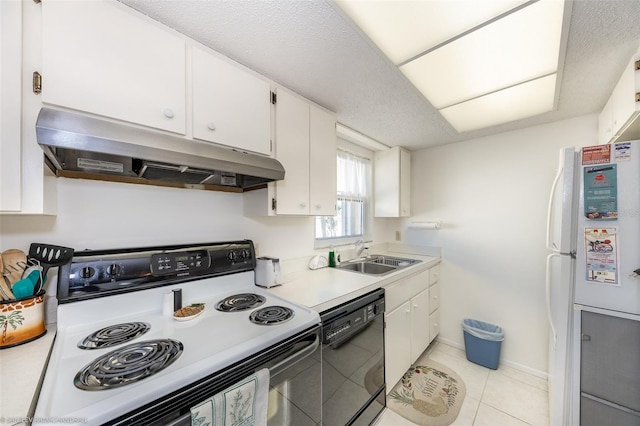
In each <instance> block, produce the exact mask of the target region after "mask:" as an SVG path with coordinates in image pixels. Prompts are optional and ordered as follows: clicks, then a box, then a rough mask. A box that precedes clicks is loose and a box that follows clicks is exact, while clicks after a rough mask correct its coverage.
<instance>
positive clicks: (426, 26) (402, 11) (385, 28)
mask: <svg viewBox="0 0 640 426" xmlns="http://www.w3.org/2000/svg"><path fill="white" fill-rule="evenodd" d="M336 3H337V4H338V5H339V6H340V8H342V10H344V11H345V12H346V13H347V14H348V15H349V16H350V17H351V19H352V20H353V21H354V22H355V23H356V24H357V25H358V26H359V27H360V29H362V31H364V33H365V34H366V35H367V36H368V37H369V38H370V39H371V41H373V42H374V43H375V44H376V46H378V47H379V48H380V50H382V51H383V52H384V54H385V55H387V57H388V58H389V59H390V60H391V61H392V62H393V63H394V64H396V65H398V64H400V63H402V62H404V61H406V60H408V59H410V58H412V57H414V56H416V55H419V54H421V53H423V52H425V51H427V50H429V49H431V48H433V47H435V46H437V45H438V44H440V43H443V42H445V41H447V40H449V39H451V38H453V37H455V36H458V35H459V34H462V33H463V32H465V31H468V30H470V29H472V28H474V27H476V26H478V25H480V24H482V23H484V22H486V21H488V20H490V19H492V18H494V17H495V16H498V15H500V14H502V13H505V12H507V11H509V10H511V9H513V8H514V7H517V6H519V5H521V4H523V3H525V0H482V1H480V0H446V1H435V0H413V1H406V0H400V1H399V0H395V1H394V0H370V1H364V0H337V1H336Z"/></svg>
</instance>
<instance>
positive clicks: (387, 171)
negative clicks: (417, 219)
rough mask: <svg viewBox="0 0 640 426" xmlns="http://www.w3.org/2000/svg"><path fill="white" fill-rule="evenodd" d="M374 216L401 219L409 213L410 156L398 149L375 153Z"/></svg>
mask: <svg viewBox="0 0 640 426" xmlns="http://www.w3.org/2000/svg"><path fill="white" fill-rule="evenodd" d="M374 191H375V199H374V205H375V208H374V210H375V216H376V217H401V216H409V215H410V213H411V208H410V207H411V206H410V204H411V198H410V197H411V155H410V154H409V152H408V151H405V150H404V149H402V148H400V147H397V146H396V147H393V148H391V149H388V150H386V151H376V153H375V169H374Z"/></svg>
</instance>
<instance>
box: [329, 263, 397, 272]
mask: <svg viewBox="0 0 640 426" xmlns="http://www.w3.org/2000/svg"><path fill="white" fill-rule="evenodd" d="M339 269H344V270H345V271H353V272H360V273H361V274H369V275H383V274H387V273H389V272H393V271H395V270H396V269H397V268H396V267H395V266H389V265H382V264H379V263H371V262H353V263H343V264H342V265H340V266H339Z"/></svg>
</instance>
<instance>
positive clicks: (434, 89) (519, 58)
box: [400, 0, 564, 109]
mask: <svg viewBox="0 0 640 426" xmlns="http://www.w3.org/2000/svg"><path fill="white" fill-rule="evenodd" d="M563 10H564V3H563V2H562V1H558V0H540V1H539V2H537V3H534V4H531V5H529V6H527V7H524V8H522V9H520V10H518V11H516V12H514V13H512V14H510V15H508V16H506V17H504V18H502V19H499V20H497V21H495V22H493V23H491V24H490V25H486V26H484V27H482V28H480V29H478V30H476V31H473V32H471V33H469V34H467V35H465V36H464V37H461V38H459V39H457V40H454V41H452V42H451V43H449V44H447V45H445V46H443V47H441V48H439V49H436V50H434V51H432V52H429V53H427V54H426V55H424V56H422V57H420V58H418V59H416V60H414V61H412V62H410V63H408V64H406V65H403V66H401V67H400V70H401V71H402V72H403V73H404V74H405V75H406V76H407V78H408V79H409V80H410V81H411V82H412V83H413V84H414V85H415V86H416V87H417V88H418V90H420V91H421V92H422V94H424V95H425V96H426V98H427V99H428V100H429V102H431V104H432V105H433V106H434V107H436V108H438V109H440V108H445V107H448V106H451V105H454V104H456V103H459V102H463V101H466V100H469V99H473V98H475V97H478V96H482V95H485V94H488V93H491V92H494V91H496V90H500V89H502V88H504V87H509V86H513V85H515V84H519V83H522V82H525V81H528V80H531V79H535V78H539V77H542V76H544V75H548V74H551V73H554V72H556V71H557V69H558V55H559V52H560V36H561V33H562V15H563Z"/></svg>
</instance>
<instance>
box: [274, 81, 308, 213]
mask: <svg viewBox="0 0 640 426" xmlns="http://www.w3.org/2000/svg"><path fill="white" fill-rule="evenodd" d="M275 115H276V158H277V159H278V161H280V163H282V166H283V167H284V170H285V175H284V180H282V181H279V182H276V184H275V186H276V213H277V214H285V215H308V214H309V128H310V127H309V103H308V102H306V101H305V100H304V99H302V98H298V97H296V96H294V95H291V94H289V93H288V92H286V91H284V90H278V92H277V102H276V112H275Z"/></svg>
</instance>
